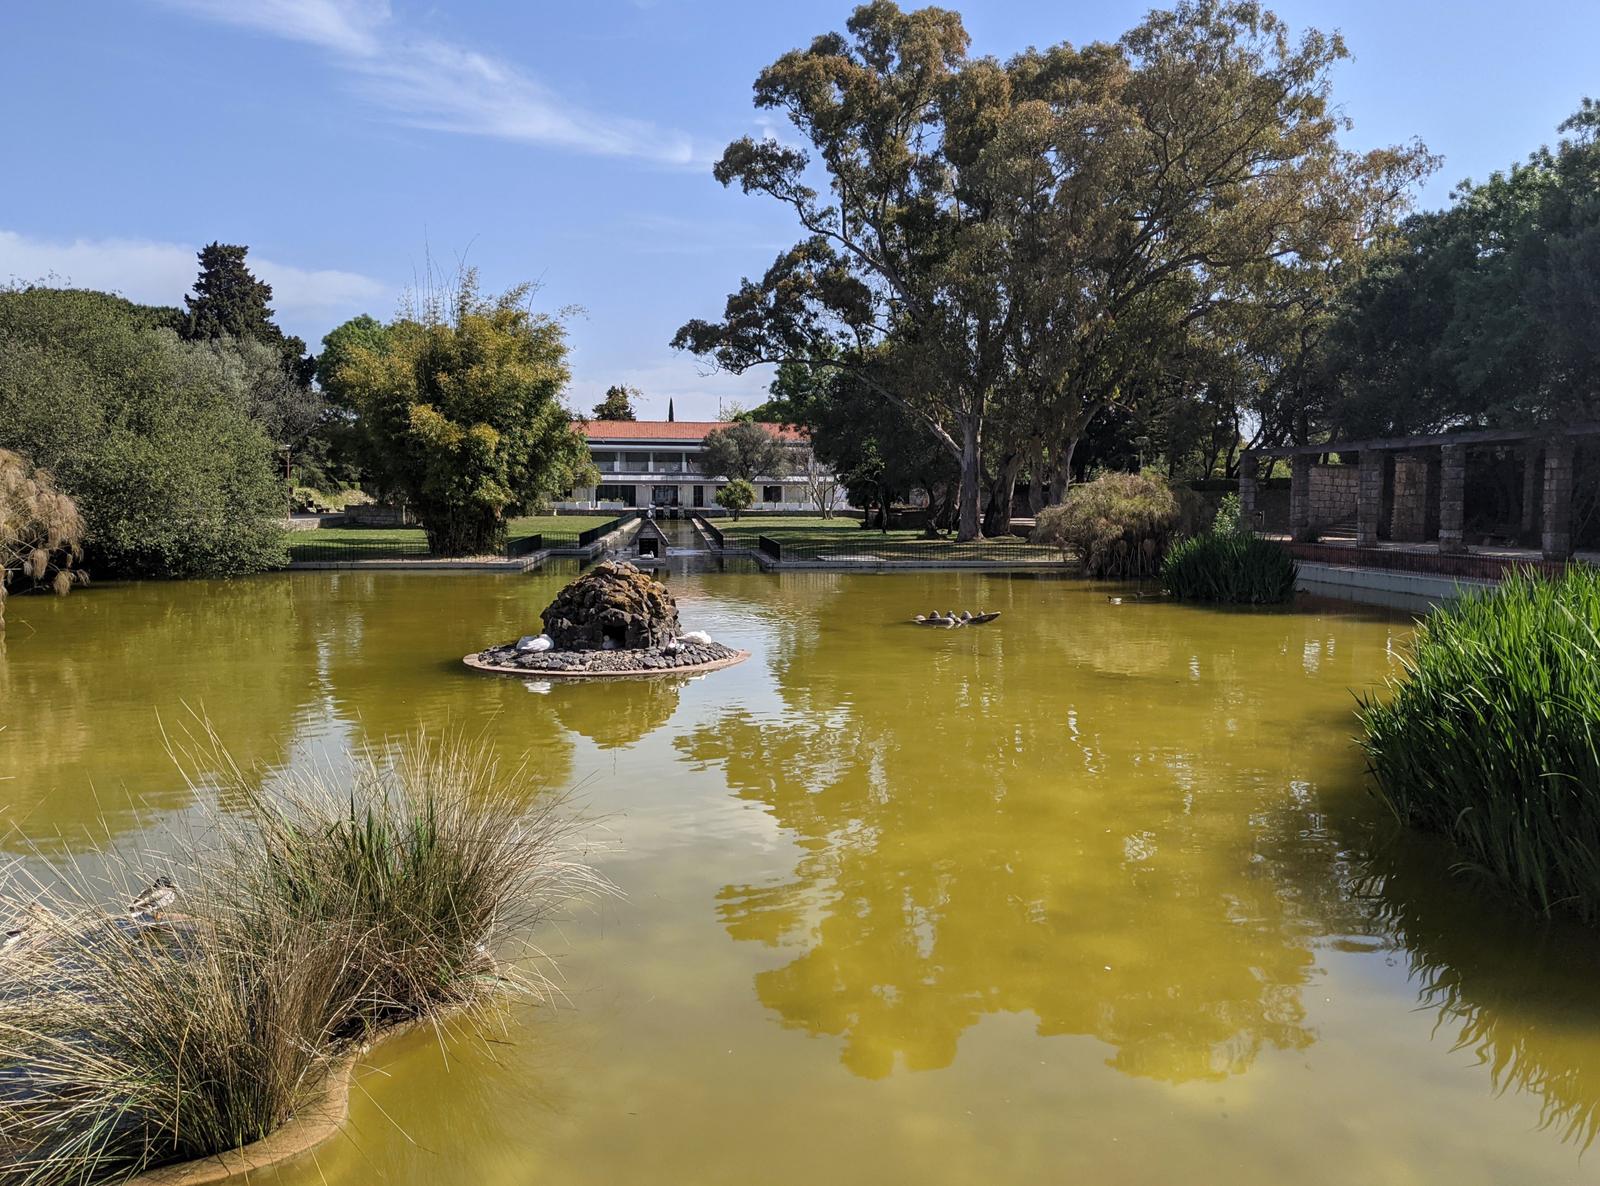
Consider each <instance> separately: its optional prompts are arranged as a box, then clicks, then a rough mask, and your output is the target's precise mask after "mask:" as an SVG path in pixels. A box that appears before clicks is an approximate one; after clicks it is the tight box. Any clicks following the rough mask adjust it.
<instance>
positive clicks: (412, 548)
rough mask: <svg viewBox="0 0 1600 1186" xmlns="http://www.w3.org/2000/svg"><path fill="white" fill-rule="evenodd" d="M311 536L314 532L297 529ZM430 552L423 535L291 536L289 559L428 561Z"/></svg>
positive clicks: (311, 561) (319, 561) (294, 561)
mask: <svg viewBox="0 0 1600 1186" xmlns="http://www.w3.org/2000/svg"><path fill="white" fill-rule="evenodd" d="M297 534H298V535H301V536H304V535H312V534H315V533H314V532H309V531H308V532H300V533H297ZM432 555H433V553H432V552H430V551H429V550H428V540H427V537H426V536H422V537H421V538H418V539H415V540H411V539H363V540H354V539H319V540H313V539H299V538H296V539H291V540H290V541H289V562H290V563H291V564H353V563H355V562H356V561H358V560H427V559H430V558H431V557H432Z"/></svg>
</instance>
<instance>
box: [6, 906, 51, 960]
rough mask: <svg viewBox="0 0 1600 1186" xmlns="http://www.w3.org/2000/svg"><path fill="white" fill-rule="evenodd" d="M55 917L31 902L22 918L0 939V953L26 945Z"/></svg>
mask: <svg viewBox="0 0 1600 1186" xmlns="http://www.w3.org/2000/svg"><path fill="white" fill-rule="evenodd" d="M55 917H56V916H55V915H53V914H51V913H50V911H48V910H46V909H45V908H44V907H43V906H41V905H39V903H37V902H29V903H28V905H27V907H26V908H25V909H24V910H23V912H22V917H21V918H19V919H17V921H16V922H15V924H13V926H12V927H11V929H10V930H8V931H7V932H6V933H5V938H4V939H0V951H9V950H11V948H13V947H16V946H19V945H20V944H22V943H26V942H27V941H28V940H29V939H31V938H32V937H33V936H34V935H37V934H38V933H39V932H40V931H41V930H42V929H43V928H45V927H47V926H49V925H50V923H52V922H54V921H55Z"/></svg>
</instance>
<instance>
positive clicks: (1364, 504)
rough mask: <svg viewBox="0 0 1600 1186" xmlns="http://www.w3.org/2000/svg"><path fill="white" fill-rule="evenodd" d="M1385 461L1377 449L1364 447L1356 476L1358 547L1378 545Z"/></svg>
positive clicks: (1381, 516)
mask: <svg viewBox="0 0 1600 1186" xmlns="http://www.w3.org/2000/svg"><path fill="white" fill-rule="evenodd" d="M1383 462H1384V456H1383V454H1382V453H1381V452H1380V451H1378V450H1377V449H1363V450H1362V451H1361V458H1360V461H1359V463H1358V464H1359V466H1360V472H1359V473H1358V474H1357V477H1356V482H1357V485H1356V547H1358V548H1375V547H1377V546H1378V521H1379V520H1380V519H1382V518H1383Z"/></svg>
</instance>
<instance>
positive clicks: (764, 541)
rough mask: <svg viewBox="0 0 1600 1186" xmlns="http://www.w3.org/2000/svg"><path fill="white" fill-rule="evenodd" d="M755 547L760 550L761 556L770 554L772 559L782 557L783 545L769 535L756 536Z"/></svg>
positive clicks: (780, 558)
mask: <svg viewBox="0 0 1600 1186" xmlns="http://www.w3.org/2000/svg"><path fill="white" fill-rule="evenodd" d="M756 547H757V548H759V549H760V550H761V554H762V555H763V556H770V557H771V558H772V559H774V560H782V559H783V545H782V544H780V543H779V542H778V541H777V540H775V539H773V538H772V537H771V536H770V535H758V536H756Z"/></svg>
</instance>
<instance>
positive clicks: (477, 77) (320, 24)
mask: <svg viewBox="0 0 1600 1186" xmlns="http://www.w3.org/2000/svg"><path fill="white" fill-rule="evenodd" d="M160 2H161V3H165V4H166V5H167V6H168V7H171V8H176V9H180V10H181V11H184V12H188V13H191V14H193V15H195V16H198V17H201V18H203V19H205V20H211V21H216V22H219V23H221V24H228V25H235V26H239V27H242V28H247V29H253V30H256V31H258V32H263V33H267V34H270V35H272V36H274V37H279V38H283V39H284V40H288V41H297V42H301V43H303V44H306V45H313V46H316V47H317V48H319V49H322V50H324V51H326V52H327V53H328V54H329V55H330V56H331V57H332V59H333V61H334V62H335V63H336V64H337V65H338V66H339V67H340V68H341V69H343V70H344V71H345V72H346V73H347V74H348V75H349V76H350V78H351V81H352V84H353V86H354V88H355V90H356V91H357V93H358V94H360V95H362V96H364V97H365V98H367V99H369V100H370V101H372V102H374V103H376V104H377V105H379V106H381V107H384V108H386V109H388V110H389V111H390V112H391V113H392V114H393V115H394V116H395V118H396V119H398V120H399V121H400V122H402V123H406V124H409V125H411V126H414V127H421V128H429V129H433V130H435V131H444V132H456V133H461V134H466V135H473V136H490V137H494V138H496V139H501V140H511V141H516V142H518V143H524V144H541V145H550V146H554V147H557V148H567V149H572V150H574V151H578V152H588V153H594V154H597V155H601V156H627V157H639V158H642V159H645V160H651V161H657V162H660V163H665V164H673V165H688V164H700V163H703V162H702V160H701V159H700V158H699V157H697V156H696V155H695V151H694V148H693V145H692V144H691V142H690V140H689V137H688V136H686V135H684V134H683V133H681V132H674V131H669V130H665V129H662V128H658V127H656V126H655V125H654V124H651V123H649V122H647V121H644V120H636V119H627V118H623V117H619V116H612V115H604V114H600V113H598V112H592V111H587V110H584V109H583V108H582V107H579V106H577V105H576V104H573V103H570V102H568V101H566V100H565V99H563V98H562V97H561V96H560V95H557V94H555V93H554V92H552V91H551V90H549V88H547V87H545V86H543V85H542V84H540V83H539V82H537V81H536V80H534V79H532V78H530V77H528V76H527V75H526V74H524V73H522V72H521V71H519V70H518V69H517V68H516V67H515V66H513V65H511V64H509V63H507V62H504V61H502V60H500V59H498V58H494V57H491V56H490V55H488V54H484V53H481V52H478V51H477V50H473V49H471V48H468V47H466V46H461V45H456V44H453V43H451V42H448V41H442V40H439V39H437V38H430V37H419V36H415V35H411V34H409V33H408V32H407V31H406V29H405V28H404V27H403V25H402V24H401V22H400V21H399V20H398V19H397V18H396V17H395V15H394V13H393V11H392V10H391V9H390V7H389V5H388V4H387V3H386V2H385V0H248V2H243V0H160Z"/></svg>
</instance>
